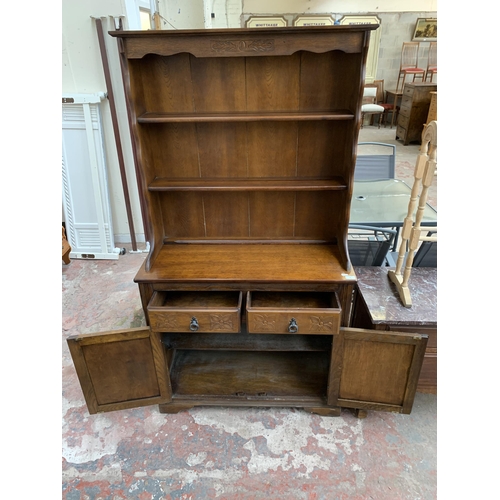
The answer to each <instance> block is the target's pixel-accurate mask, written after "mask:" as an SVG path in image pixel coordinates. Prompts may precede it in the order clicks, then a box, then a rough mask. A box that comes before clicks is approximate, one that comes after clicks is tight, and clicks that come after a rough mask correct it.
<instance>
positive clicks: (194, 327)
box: [189, 316, 200, 332]
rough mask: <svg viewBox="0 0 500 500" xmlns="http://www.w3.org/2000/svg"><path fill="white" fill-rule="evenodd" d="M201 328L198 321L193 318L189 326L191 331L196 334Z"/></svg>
mask: <svg viewBox="0 0 500 500" xmlns="http://www.w3.org/2000/svg"><path fill="white" fill-rule="evenodd" d="M198 328H200V325H199V324H198V320H197V319H196V318H195V317H194V316H193V317H192V318H191V323H190V324H189V329H190V330H191V331H192V332H196V331H197V330H198Z"/></svg>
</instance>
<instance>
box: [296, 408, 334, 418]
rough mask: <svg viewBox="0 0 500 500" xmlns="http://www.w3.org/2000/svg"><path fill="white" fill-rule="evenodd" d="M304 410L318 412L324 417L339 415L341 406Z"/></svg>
mask: <svg viewBox="0 0 500 500" xmlns="http://www.w3.org/2000/svg"><path fill="white" fill-rule="evenodd" d="M304 410H306V411H308V412H310V413H316V414H318V415H321V416H323V417H339V416H340V412H341V408H340V407H332V408H304Z"/></svg>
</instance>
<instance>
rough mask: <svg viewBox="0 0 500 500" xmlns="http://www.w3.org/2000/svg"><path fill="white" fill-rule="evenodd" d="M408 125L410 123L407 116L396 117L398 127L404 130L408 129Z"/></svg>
mask: <svg viewBox="0 0 500 500" xmlns="http://www.w3.org/2000/svg"><path fill="white" fill-rule="evenodd" d="M408 123H410V119H409V118H408V117H407V116H403V115H399V116H398V126H399V127H402V128H404V129H406V128H408Z"/></svg>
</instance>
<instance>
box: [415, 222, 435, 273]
mask: <svg viewBox="0 0 500 500" xmlns="http://www.w3.org/2000/svg"><path fill="white" fill-rule="evenodd" d="M434 234H436V232H435V231H429V232H428V233H427V236H429V237H430V236H432V235H434ZM412 267H437V241H425V240H424V241H422V243H421V244H420V246H419V247H418V250H417V251H416V253H415V257H414V258H413V262H412Z"/></svg>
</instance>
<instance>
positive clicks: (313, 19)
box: [293, 16, 335, 26]
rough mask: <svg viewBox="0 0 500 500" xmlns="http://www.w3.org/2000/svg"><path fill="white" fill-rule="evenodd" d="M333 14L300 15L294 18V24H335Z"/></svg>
mask: <svg viewBox="0 0 500 500" xmlns="http://www.w3.org/2000/svg"><path fill="white" fill-rule="evenodd" d="M334 24H335V21H334V19H333V17H332V16H298V17H296V18H295V19H294V20H293V25H294V26H333V25H334Z"/></svg>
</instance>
